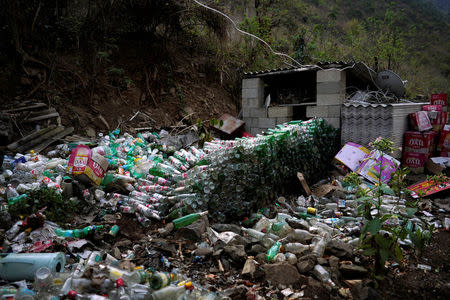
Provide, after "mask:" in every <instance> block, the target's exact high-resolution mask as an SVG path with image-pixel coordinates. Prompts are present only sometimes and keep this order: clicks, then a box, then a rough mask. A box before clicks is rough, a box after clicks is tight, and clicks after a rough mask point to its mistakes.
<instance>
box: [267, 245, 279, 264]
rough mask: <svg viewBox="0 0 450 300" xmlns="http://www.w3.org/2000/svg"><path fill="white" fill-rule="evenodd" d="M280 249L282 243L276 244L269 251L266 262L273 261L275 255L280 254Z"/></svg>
mask: <svg viewBox="0 0 450 300" xmlns="http://www.w3.org/2000/svg"><path fill="white" fill-rule="evenodd" d="M280 247H281V242H280V241H278V242H275V244H273V245H272V247H271V248H270V249H269V250H268V251H267V255H266V260H267V261H271V260H272V259H273V258H274V257H275V255H277V254H278V252H279V251H280Z"/></svg>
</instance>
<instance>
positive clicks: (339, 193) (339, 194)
mask: <svg viewBox="0 0 450 300" xmlns="http://www.w3.org/2000/svg"><path fill="white" fill-rule="evenodd" d="M332 196H333V197H335V198H339V199H345V198H346V197H347V195H346V194H345V193H344V191H342V190H339V189H335V190H334V191H333V193H332Z"/></svg>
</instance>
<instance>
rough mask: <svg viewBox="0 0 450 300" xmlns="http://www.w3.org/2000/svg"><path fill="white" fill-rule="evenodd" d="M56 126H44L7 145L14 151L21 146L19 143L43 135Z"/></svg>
mask: <svg viewBox="0 0 450 300" xmlns="http://www.w3.org/2000/svg"><path fill="white" fill-rule="evenodd" d="M55 127H56V126H55V125H51V126H49V127H47V128H42V129H41V130H39V131H35V132H33V133H31V134H29V135H27V136H24V137H23V138H21V139H19V140H17V141H15V142H13V143H11V144H9V145H8V146H6V147H7V148H8V149H9V150H11V151H12V150H14V149H16V148H17V147H18V146H19V144H22V143H23V142H25V141H31V140H32V139H35V138H36V137H38V136H40V135H43V134H45V133H47V132H49V131H50V130H52V129H54V128H55Z"/></svg>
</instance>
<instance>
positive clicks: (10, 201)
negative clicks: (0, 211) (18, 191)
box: [8, 194, 28, 205]
mask: <svg viewBox="0 0 450 300" xmlns="http://www.w3.org/2000/svg"><path fill="white" fill-rule="evenodd" d="M27 198H28V195H27V194H22V195H20V196H17V197H13V198H10V199H8V204H9V205H13V204H16V203H19V202H22V201H25V200H26V199H27Z"/></svg>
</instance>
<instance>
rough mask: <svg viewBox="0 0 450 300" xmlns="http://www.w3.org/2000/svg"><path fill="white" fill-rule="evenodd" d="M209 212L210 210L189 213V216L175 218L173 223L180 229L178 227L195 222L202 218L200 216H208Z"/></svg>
mask: <svg viewBox="0 0 450 300" xmlns="http://www.w3.org/2000/svg"><path fill="white" fill-rule="evenodd" d="M207 214H208V211H204V212H200V213H193V214H189V215H187V216H184V217H181V218H178V219H175V220H173V221H172V223H173V225H174V227H175V228H176V229H178V228H181V227H184V226H187V225H190V224H192V223H194V222H195V221H197V220H198V219H200V217H202V216H206V215H207Z"/></svg>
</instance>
